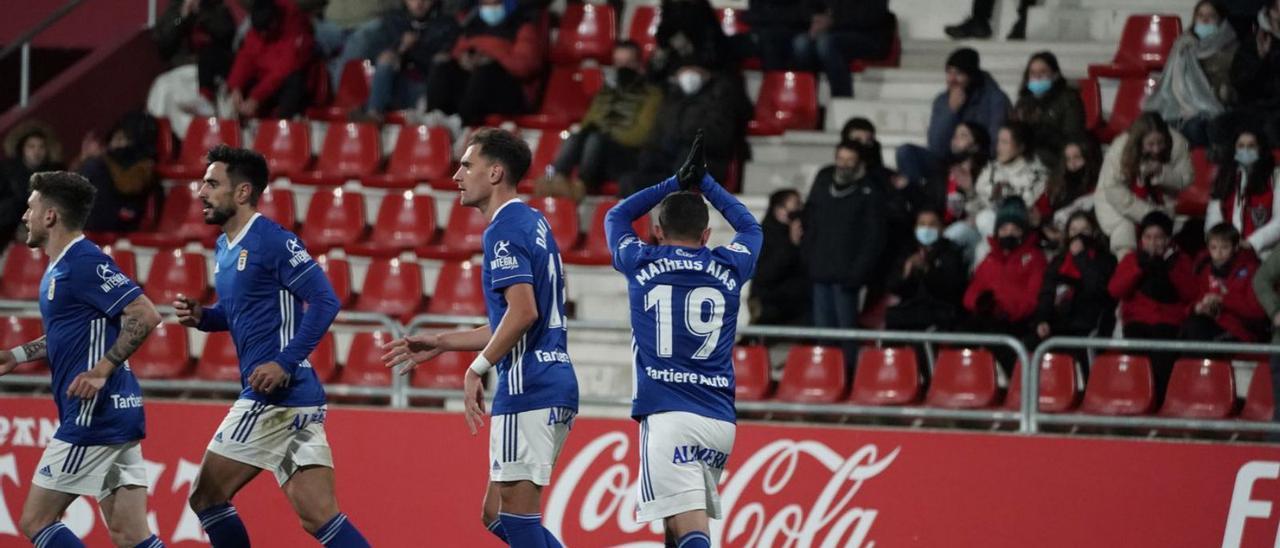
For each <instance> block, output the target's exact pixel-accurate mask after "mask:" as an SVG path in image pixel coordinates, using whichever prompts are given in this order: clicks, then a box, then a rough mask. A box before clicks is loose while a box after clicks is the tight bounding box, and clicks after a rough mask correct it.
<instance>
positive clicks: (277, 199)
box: [258, 186, 298, 230]
mask: <svg viewBox="0 0 1280 548" xmlns="http://www.w3.org/2000/svg"><path fill="white" fill-rule="evenodd" d="M258 213H261V214H262V215H263V216H265V217H266V218H268V219H271V220H272V221H275V222H276V223H277V224H279V225H280V226H283V227H284V228H285V229H286V230H293V227H294V225H297V224H298V213H297V211H296V210H295V209H294V207H293V191H292V190H289V189H287V188H271V187H270V186H267V188H266V190H263V191H262V196H259V197H258Z"/></svg>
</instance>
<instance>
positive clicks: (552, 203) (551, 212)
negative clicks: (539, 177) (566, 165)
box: [529, 196, 580, 253]
mask: <svg viewBox="0 0 1280 548" xmlns="http://www.w3.org/2000/svg"><path fill="white" fill-rule="evenodd" d="M529 206H530V207H532V208H534V209H536V210H538V211H540V212H542V215H543V217H546V219H547V224H548V225H550V226H551V235H552V237H553V238H555V240H556V245H557V246H558V247H559V248H560V251H561V253H563V252H566V251H568V250H570V249H573V248H574V246H575V245H577V243H578V227H579V226H580V225H579V221H578V204H577V202H574V201H573V200H572V199H570V198H565V197H552V196H547V197H543V198H530V199H529Z"/></svg>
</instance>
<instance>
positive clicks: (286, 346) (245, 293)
mask: <svg viewBox="0 0 1280 548" xmlns="http://www.w3.org/2000/svg"><path fill="white" fill-rule="evenodd" d="M214 261H215V262H214V269H213V279H214V288H215V289H216V290H217V292H218V302H217V303H216V304H215V305H214V306H212V307H206V308H205V311H204V317H203V318H202V319H201V324H200V326H199V327H200V329H202V330H204V331H222V330H229V331H230V332H231V340H232V341H233V342H234V344H235V347H236V355H237V357H238V358H239V361H240V383H241V385H242V386H243V387H244V389H243V390H242V391H241V392H240V397H241V398H242V399H249V400H253V401H260V402H265V403H270V404H272V405H279V406H284V407H303V406H313V405H321V404H323V403H324V402H325V395H324V388H323V387H322V386H321V385H320V381H319V379H317V378H316V374H315V370H314V369H312V368H311V363H310V362H308V361H307V359H306V357H307V356H308V355H310V354H311V352H312V351H313V350H314V349H315V345H316V343H317V342H318V341H319V338H320V336H322V335H323V334H324V331H327V330H328V322H330V321H332V317H329V318H328V319H327V321H326V322H324V324H323V325H322V326H321V327H320V331H319V333H311V334H309V335H308V336H307V337H299V336H298V333H299V323H300V322H301V320H302V318H303V310H304V309H303V303H304V302H306V301H307V300H308V299H309V298H314V297H312V296H313V295H316V296H320V297H322V298H325V299H326V301H327V299H328V298H329V297H331V296H332V294H333V288H332V286H330V285H329V280H328V278H326V277H325V275H324V271H323V270H321V269H320V267H319V266H318V265H317V263H316V262H315V261H314V260H312V258H311V255H310V254H308V253H307V249H306V247H305V246H304V245H303V243H302V241H301V240H299V239H298V237H297V236H295V235H294V234H293V233H291V232H289V231H288V230H285V229H284V227H281V226H280V225H278V224H276V223H275V222H274V221H272V220H271V219H268V218H266V217H263V216H261V215H260V214H255V215H254V216H253V218H252V219H250V220H249V222H248V223H247V224H246V225H245V226H244V227H243V228H242V229H241V230H240V233H239V234H238V235H237V236H236V238H235V239H234V240H228V239H227V235H226V234H223V235H221V236H219V237H218V244H217V249H216V251H215V257H214ZM326 292H327V293H326ZM333 302H334V303H335V306H334V307H333V308H334V309H335V310H334V311H333V313H334V314H336V313H337V311H336V299H334V301H333ZM314 304H315V303H311V308H312V309H314V308H316V307H315V306H314ZM302 339H305V340H302ZM312 339H313V340H312ZM272 361H274V362H277V363H279V364H280V365H281V366H282V367H284V368H285V370H286V371H288V372H289V373H290V374H291V376H290V379H289V381H288V384H287V385H286V386H282V387H279V388H277V389H276V390H275V391H274V392H272V393H271V394H266V395H264V394H260V393H258V392H255V391H254V390H253V389H251V388H249V386H248V383H247V380H248V378H249V375H250V374H251V373H252V372H253V370H254V368H256V367H257V366H259V365H262V364H264V363H267V362H272Z"/></svg>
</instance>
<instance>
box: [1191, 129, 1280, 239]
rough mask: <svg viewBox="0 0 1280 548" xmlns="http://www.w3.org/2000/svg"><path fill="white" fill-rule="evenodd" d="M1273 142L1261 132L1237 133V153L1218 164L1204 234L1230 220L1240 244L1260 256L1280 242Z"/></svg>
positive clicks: (1248, 130) (1278, 197) (1246, 130)
mask: <svg viewBox="0 0 1280 548" xmlns="http://www.w3.org/2000/svg"><path fill="white" fill-rule="evenodd" d="M1276 174H1277V172H1276V162H1275V159H1274V158H1273V157H1272V155H1271V144H1270V143H1269V142H1268V141H1267V138H1266V136H1265V135H1263V133H1262V132H1260V131H1254V130H1251V129H1244V130H1241V131H1238V132H1237V133H1236V139H1235V155H1234V157H1233V158H1232V159H1231V161H1229V162H1225V163H1223V164H1222V165H1221V167H1219V169H1218V175H1217V177H1216V178H1215V179H1214V181H1213V193H1212V194H1211V195H1210V196H1211V199H1210V201H1209V206H1208V208H1207V209H1206V210H1205V215H1204V216H1205V220H1204V225H1205V233H1206V234H1208V232H1209V229H1210V228H1213V227H1214V226H1217V225H1218V223H1227V224H1230V225H1231V226H1234V227H1235V229H1236V230H1237V231H1239V232H1240V246H1241V247H1242V248H1244V249H1252V250H1253V251H1254V252H1256V253H1258V254H1259V255H1265V254H1268V253H1270V251H1271V248H1272V246H1274V245H1275V244H1276V242H1277V241H1280V193H1277V192H1276V184H1275V181H1276Z"/></svg>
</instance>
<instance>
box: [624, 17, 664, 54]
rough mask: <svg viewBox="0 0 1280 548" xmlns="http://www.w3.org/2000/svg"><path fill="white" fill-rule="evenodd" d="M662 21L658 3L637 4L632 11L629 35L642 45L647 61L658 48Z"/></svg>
mask: <svg viewBox="0 0 1280 548" xmlns="http://www.w3.org/2000/svg"><path fill="white" fill-rule="evenodd" d="M661 21H662V12H661V10H660V9H659V8H658V6H657V5H652V4H649V5H642V6H636V10H635V11H634V12H631V25H630V26H629V30H628V31H627V37H628V38H630V39H631V41H632V42H635V43H636V44H638V45H639V46H640V51H641V53H642V54H643V56H644V59H645V61H648V60H649V56H650V55H653V51H654V50H656V49H658V40H657V38H656V36H657V35H658V23H660V22H661Z"/></svg>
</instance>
